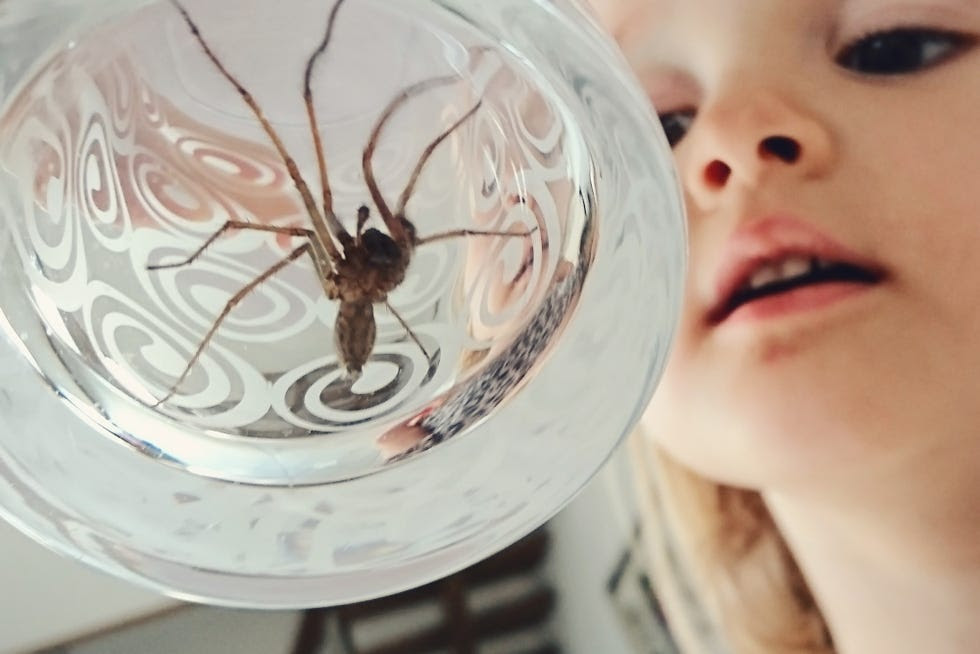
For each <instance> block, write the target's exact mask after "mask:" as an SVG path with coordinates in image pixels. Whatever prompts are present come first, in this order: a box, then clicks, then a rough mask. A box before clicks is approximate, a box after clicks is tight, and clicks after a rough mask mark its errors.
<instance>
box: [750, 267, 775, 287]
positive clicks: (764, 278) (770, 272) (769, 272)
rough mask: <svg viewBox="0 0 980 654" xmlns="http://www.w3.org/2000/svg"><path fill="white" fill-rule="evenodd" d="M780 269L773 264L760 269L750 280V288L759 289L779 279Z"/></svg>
mask: <svg viewBox="0 0 980 654" xmlns="http://www.w3.org/2000/svg"><path fill="white" fill-rule="evenodd" d="M779 272H780V271H779V268H778V267H777V266H776V265H775V264H772V263H767V264H765V265H764V266H762V267H760V268H759V269H758V270H756V271H755V272H754V273H752V277H750V278H749V288H759V287H760V286H765V285H766V284H769V283H770V282H774V281H776V280H777V279H779Z"/></svg>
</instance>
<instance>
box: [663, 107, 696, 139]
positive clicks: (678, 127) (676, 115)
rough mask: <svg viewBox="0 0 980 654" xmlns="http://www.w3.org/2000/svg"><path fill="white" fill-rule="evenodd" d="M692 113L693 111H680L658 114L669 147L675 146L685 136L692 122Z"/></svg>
mask: <svg viewBox="0 0 980 654" xmlns="http://www.w3.org/2000/svg"><path fill="white" fill-rule="evenodd" d="M694 113H695V112H694V109H682V110H680V111H668V112H666V113H662V114H660V124H661V126H663V128H664V133H665V134H666V135H667V142H668V143H669V144H670V147H674V146H675V145H677V143H678V142H679V141H680V140H681V139H682V138H684V135H685V134H687V130H689V129H690V128H691V123H693V122H694Z"/></svg>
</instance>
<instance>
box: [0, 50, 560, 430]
mask: <svg viewBox="0 0 980 654" xmlns="http://www.w3.org/2000/svg"><path fill="white" fill-rule="evenodd" d="M86 44H87V45H85V46H83V45H79V46H78V47H75V48H72V49H69V50H66V51H64V52H62V53H61V54H60V55H58V56H57V57H55V58H54V60H52V61H51V62H50V63H49V64H48V66H47V67H46V68H45V69H44V70H42V71H41V73H40V74H39V76H38V78H37V80H36V81H35V82H34V83H33V84H32V85H30V86H29V87H27V89H28V90H27V91H25V92H24V93H23V94H22V95H21V96H20V97H19V98H18V99H17V100H16V102H15V103H14V104H13V105H12V108H11V111H10V112H8V116H7V118H6V120H5V122H4V125H3V132H4V135H5V137H6V138H5V141H6V146H5V147H4V148H3V153H2V154H3V159H4V161H6V162H8V164H9V165H12V166H14V167H15V168H16V170H18V172H20V173H22V179H25V180H32V185H31V186H30V188H27V187H25V188H22V189H21V192H22V195H23V198H22V201H23V205H22V209H23V213H24V216H25V219H24V220H23V221H22V222H21V223H19V224H17V225H16V226H15V229H16V242H17V247H18V250H19V251H20V253H21V255H22V257H23V258H24V259H25V260H26V261H33V262H34V265H33V266H31V267H30V272H29V274H30V275H31V277H32V280H33V281H34V282H36V283H37V285H38V287H39V288H40V289H42V291H43V293H44V294H45V297H46V301H49V302H51V303H52V304H53V305H54V307H56V309H57V312H58V315H59V316H60V317H59V322H63V323H64V328H63V329H59V330H58V333H59V334H61V335H63V336H64V337H65V338H66V339H67V340H69V341H71V342H68V343H66V344H65V345H66V346H68V347H70V348H71V349H73V350H77V351H79V352H82V353H85V354H86V355H87V356H89V357H90V358H91V361H90V363H91V365H92V367H93V369H95V370H98V371H99V373H100V374H101V375H103V376H105V377H106V381H108V382H109V384H110V385H111V386H112V387H114V388H116V389H117V390H119V391H123V392H125V393H127V394H129V395H131V396H132V397H134V398H136V399H137V400H139V401H141V402H143V403H146V404H150V405H154V404H155V403H156V400H157V399H159V398H166V402H165V403H163V404H162V405H160V406H159V407H158V409H159V410H161V411H163V412H165V413H167V414H170V415H171V416H173V417H179V418H180V419H182V420H185V421H189V422H191V423H195V424H197V425H199V426H200V427H203V428H208V429H217V430H222V431H225V432H227V433H231V434H236V435H245V436H261V437H275V438H283V437H290V436H306V435H309V434H311V433H322V432H335V431H342V430H344V429H346V428H348V427H351V426H356V425H361V424H364V423H365V422H370V421H371V420H373V419H376V418H379V417H383V416H386V415H389V414H398V413H399V412H401V413H402V414H405V413H406V412H409V411H411V410H414V409H417V408H418V406H419V399H418V397H416V392H417V391H418V390H419V389H421V388H423V387H425V386H426V385H443V386H446V385H447V384H451V383H453V382H454V381H456V380H458V379H461V378H465V377H466V376H470V375H473V374H475V373H476V369H475V368H473V366H477V367H478V366H479V365H483V364H481V363H480V362H481V361H483V362H484V363H485V362H486V361H488V360H489V359H487V355H488V354H489V353H493V352H499V351H500V350H501V348H503V347H505V346H506V344H507V343H508V342H509V341H510V340H511V339H513V338H514V337H515V335H516V334H517V333H519V330H520V327H521V326H522V325H523V324H524V323H525V322H526V321H527V320H528V317H529V316H530V315H532V314H533V311H534V307H535V306H536V305H537V304H539V303H540V302H541V301H542V299H543V298H544V296H545V293H546V291H547V288H548V286H549V284H550V283H551V282H552V280H553V278H554V275H555V270H556V266H557V263H558V260H559V257H558V256H557V253H556V252H555V250H556V249H557V248H556V247H555V246H556V245H559V244H560V242H561V238H562V234H563V231H564V229H565V225H564V224H563V222H562V221H563V218H562V216H563V215H565V213H567V207H566V206H562V203H567V202H569V201H570V198H571V197H572V196H573V191H572V187H573V184H572V182H571V180H569V179H568V175H569V173H568V170H567V164H566V162H565V160H564V157H563V153H562V148H563V143H564V139H565V136H566V135H565V133H564V127H563V123H562V121H561V120H560V119H559V117H558V115H557V114H556V112H555V111H554V110H553V108H552V107H551V106H550V105H549V103H548V101H547V100H546V99H545V98H544V97H543V96H542V95H541V94H540V92H539V91H538V90H536V89H535V88H533V87H532V86H531V85H530V84H528V82H527V80H526V79H524V78H522V77H521V76H520V75H518V74H517V73H516V72H515V71H514V69H512V68H511V67H510V66H509V65H508V63H507V61H506V60H505V59H504V58H503V57H502V56H501V55H500V54H495V53H492V52H489V51H487V50H486V49H479V48H476V49H471V50H470V52H469V61H468V63H467V64H466V72H465V74H464V75H463V80H464V81H462V82H460V83H459V84H457V85H456V88H454V89H453V91H452V93H451V94H448V97H452V98H454V99H453V101H452V102H449V103H446V104H444V105H442V106H439V103H438V102H437V100H438V98H436V99H432V98H428V99H427V98H419V99H418V100H417V101H416V102H414V103H409V104H407V105H406V108H405V111H404V114H405V115H404V116H401V118H400V120H401V121H402V123H396V122H395V121H394V120H393V121H392V124H391V125H390V126H389V127H388V128H387V132H386V134H385V138H384V139H382V140H381V141H380V142H379V143H378V147H377V150H376V154H375V161H376V165H375V175H376V177H377V180H378V185H379V187H380V188H381V190H382V193H383V195H385V196H386V198H387V201H388V203H390V204H392V205H394V203H395V200H396V198H397V197H398V195H399V193H400V192H401V190H402V188H403V187H404V185H405V184H406V183H407V181H406V180H407V179H408V178H409V176H410V175H411V173H412V170H413V169H414V168H415V166H416V164H417V162H418V161H419V156H420V153H421V152H422V150H423V149H424V148H425V146H426V145H427V144H428V143H430V142H431V141H432V139H433V138H434V137H435V135H436V134H438V133H439V132H440V131H441V130H443V129H445V128H446V127H447V126H448V125H451V124H452V123H453V122H455V121H456V120H457V119H458V118H459V117H460V116H461V115H462V114H463V112H465V111H467V110H468V109H469V108H470V107H472V106H473V105H474V103H476V102H477V101H479V100H482V105H481V107H480V109H479V111H477V113H476V114H474V116H473V118H472V120H469V121H468V122H467V123H465V124H464V125H463V127H462V128H461V129H460V130H459V131H458V132H455V133H454V134H453V135H452V137H451V138H448V139H446V141H445V142H444V143H442V144H441V145H440V146H439V148H438V149H436V150H435V151H434V153H433V156H432V159H431V160H430V162H429V163H428V164H426V166H427V168H426V169H425V172H424V174H422V176H421V177H420V178H419V179H418V183H417V185H416V187H415V191H414V193H413V194H412V196H411V199H410V200H409V202H408V205H407V207H406V214H407V215H408V216H409V218H410V219H411V220H412V221H413V222H414V223H415V225H416V227H417V229H418V232H419V235H420V236H421V237H422V238H425V237H427V236H430V235H434V234H438V233H440V232H443V231H448V230H452V229H464V228H465V229H475V230H490V231H515V230H516V231H527V230H533V231H534V234H533V236H532V237H531V238H528V237H520V238H508V237H501V236H494V237H471V238H455V239H445V240H441V241H438V242H435V243H433V244H431V245H429V244H424V245H422V246H420V247H419V248H418V249H417V250H416V252H415V254H414V257H413V262H412V266H411V269H410V274H409V276H408V277H407V279H406V280H405V281H404V282H403V283H402V284H401V285H400V286H398V287H397V288H396V289H395V290H394V291H393V292H392V293H391V294H390V296H389V301H390V304H391V307H392V308H394V309H396V310H397V311H398V315H399V316H401V318H402V319H404V321H405V322H406V323H407V324H408V325H410V326H411V330H412V335H409V334H408V333H406V330H405V328H404V327H403V325H402V323H401V322H400V321H399V319H398V318H397V317H396V316H395V315H394V314H393V313H391V312H390V311H389V310H387V309H386V308H385V307H384V306H383V305H378V306H377V308H376V310H375V316H376V320H377V335H378V337H377V342H376V345H375V348H374V353H373V357H372V358H371V359H370V361H369V363H368V366H367V368H366V370H365V377H364V379H362V380H360V381H358V383H356V384H354V383H352V381H351V380H350V379H347V378H346V377H345V373H344V371H343V370H342V369H341V367H340V363H339V360H338V358H337V356H336V354H335V353H334V350H333V335H332V332H333V322H334V319H335V316H336V312H337V304H336V302H334V301H330V300H329V299H327V298H326V297H325V296H324V292H323V289H322V288H321V284H320V283H319V282H318V280H317V278H316V271H315V269H314V267H313V265H312V261H311V260H310V259H309V258H308V257H303V258H301V259H299V260H297V261H296V262H295V263H292V264H290V265H289V266H287V267H286V268H284V269H283V270H282V271H280V272H279V273H277V274H276V275H275V276H274V277H272V278H271V279H269V280H267V281H265V282H263V283H262V284H261V285H258V286H257V287H255V288H254V290H252V291H251V292H249V293H248V294H247V295H246V296H245V297H243V298H242V299H241V301H240V302H238V303H237V304H235V306H234V307H233V308H231V309H230V311H228V313H227V316H225V317H224V319H223V321H222V322H221V324H220V326H219V327H218V328H217V329H215V330H214V334H213V337H212V338H211V339H210V341H209V342H208V343H207V344H206V346H205V347H204V348H203V350H202V351H201V352H200V356H199V357H198V358H197V359H196V361H195V362H194V365H193V366H192V367H191V368H190V369H189V370H188V371H186V374H184V373H185V366H186V365H187V363H188V362H189V361H191V358H192V355H193V354H194V352H195V350H196V349H197V348H198V346H199V344H200V343H201V342H202V340H203V339H204V338H205V335H206V334H208V333H209V330H211V329H212V325H214V324H215V320H216V318H217V316H218V315H219V314H220V312H221V310H222V308H223V307H224V306H225V304H226V303H227V302H229V299H230V298H232V296H234V295H235V294H236V293H237V292H238V291H239V290H240V289H243V288H244V287H246V286H249V285H250V283H251V282H252V280H254V279H255V278H256V276H257V275H258V274H259V273H260V272H261V271H263V270H265V269H267V268H269V267H270V266H272V265H274V264H275V263H276V262H277V261H280V260H282V259H283V258H284V257H285V256H286V255H287V254H289V253H290V252H291V251H292V250H293V249H294V248H295V247H297V246H298V244H299V243H300V241H298V239H297V237H295V236H290V235H288V234H283V233H270V232H269V231H259V230H247V229H242V230H231V231H229V232H228V233H227V234H224V235H223V236H222V237H221V238H219V239H218V240H217V241H215V242H214V243H213V244H212V245H211V246H210V247H208V249H207V250H206V251H205V252H204V253H203V254H202V255H201V256H200V257H199V258H197V259H196V260H194V261H193V262H192V263H190V264H188V265H184V266H181V267H176V268H166V269H161V270H148V266H152V265H161V264H168V263H174V262H177V261H181V260H183V259H186V258H187V257H189V256H190V255H191V254H192V253H194V252H195V251H196V250H197V249H198V248H200V247H201V245H202V244H203V243H204V242H205V240H206V239H208V238H209V237H210V236H211V235H213V234H215V233H216V232H217V231H218V230H219V229H220V228H221V227H222V226H223V225H224V224H225V223H226V222H227V221H244V222H249V223H253V224H258V225H268V226H273V227H290V228H292V227H304V228H308V227H310V220H309V218H308V217H307V215H306V214H305V212H304V210H303V205H302V203H301V201H300V196H299V195H298V194H297V192H296V189H295V187H294V183H293V180H292V179H291V178H290V175H289V173H288V171H287V168H286V166H285V165H284V164H283V161H282V160H281V158H280V157H279V156H278V155H277V153H276V151H275V150H274V149H273V148H272V147H271V144H268V142H267V139H265V137H264V134H262V133H261V131H258V127H257V126H256V125H255V124H254V121H252V123H253V124H252V125H250V126H249V129H251V130H252V132H249V133H248V135H241V136H238V135H235V134H230V133H228V131H227V130H223V129H219V128H217V127H214V126H212V125H211V124H209V123H207V122H204V121H202V120H200V119H198V118H196V117H195V116H194V115H192V114H191V113H190V112H188V111H186V110H185V109H184V108H182V107H181V106H179V104H178V103H177V102H176V101H174V100H173V99H171V98H169V97H168V96H167V95H165V94H163V93H161V92H160V91H159V90H158V89H157V88H156V86H155V85H154V84H152V83H150V82H149V81H148V79H149V78H148V77H147V75H146V74H145V73H144V71H143V70H142V69H141V68H140V65H139V62H138V60H136V61H134V60H131V59H129V58H127V57H126V56H124V55H123V54H115V55H111V53H109V54H107V52H106V50H105V48H106V47H107V46H106V44H105V43H104V42H100V41H99V40H98V39H91V40H89V41H87V42H86ZM110 55H111V56H110ZM201 65H202V66H208V65H210V64H208V63H207V62H206V61H204V60H203V58H202V63H201ZM396 90H397V89H396ZM442 97H443V101H445V97H447V96H442ZM297 99H299V98H297ZM434 107H439V108H438V110H437V111H436V112H435V113H436V115H435V119H433V116H432V114H433V108H434ZM373 120H374V118H373V117H371V118H370V120H369V121H367V122H363V124H362V125H361V127H362V128H367V127H370V125H371V123H372V122H373ZM403 123H404V124H406V125H407V124H414V125H417V126H416V127H415V128H413V129H407V128H405V127H403V126H402V124H403ZM243 124H244V123H243ZM419 126H420V127H419ZM281 129H282V130H283V132H282V133H284V134H285V135H286V136H287V137H289V138H292V139H293V142H295V143H299V145H301V146H302V145H306V146H307V147H308V143H305V142H304V141H305V140H308V139H306V138H305V137H303V136H302V134H301V133H300V130H299V129H298V128H297V127H296V126H293V125H288V124H287V125H282V126H281ZM368 131H369V130H368V129H362V130H361V132H363V134H365V135H366V134H367V133H368ZM253 132H254V135H253ZM297 134H299V136H297ZM253 136H254V137H253ZM364 138H366V136H362V137H361V138H360V140H359V142H358V141H350V142H339V141H338V143H337V144H336V147H334V148H333V149H331V148H328V153H327V154H328V159H329V162H330V163H329V170H330V175H331V186H332V189H333V193H334V198H335V203H336V204H335V207H336V208H337V210H338V214H342V220H343V219H344V218H343V217H344V216H353V215H354V213H355V212H356V207H357V206H358V205H359V204H360V203H361V202H363V201H364V200H365V199H366V198H367V197H368V194H367V192H366V190H365V187H364V181H363V176H362V175H361V169H360V155H361V148H362V147H363V141H364ZM264 139H265V140H264ZM303 156H309V154H308V153H307V154H305V155H303ZM430 168H431V169H432V170H434V171H437V173H430V172H429V169H430ZM304 172H305V177H306V179H307V180H315V179H316V177H317V175H316V169H315V167H304ZM311 186H312V185H311ZM372 210H373V211H374V213H375V214H376V213H377V210H376V209H375V208H374V207H372ZM373 220H375V221H377V220H378V218H377V217H375V218H374V219H373ZM352 228H353V225H350V224H349V223H348V229H352ZM552 241H555V242H552ZM416 339H417V340H418V343H416ZM419 344H421V347H419ZM423 348H424V350H425V351H424V352H423ZM434 355H435V356H434ZM176 380H180V381H179V384H178V385H177V387H176V389H175V388H174V384H175V381H176ZM435 387H436V386H433V389H434V388H435ZM171 392H172V393H173V394H172V397H170V394H171ZM425 399H426V398H423V401H424V400H425ZM413 403H414V404H413Z"/></svg>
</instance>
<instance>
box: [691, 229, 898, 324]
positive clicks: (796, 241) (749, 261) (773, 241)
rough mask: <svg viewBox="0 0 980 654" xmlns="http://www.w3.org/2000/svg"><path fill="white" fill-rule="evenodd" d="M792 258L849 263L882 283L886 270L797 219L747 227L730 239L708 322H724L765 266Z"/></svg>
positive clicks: (718, 272) (717, 280) (739, 230)
mask: <svg viewBox="0 0 980 654" xmlns="http://www.w3.org/2000/svg"><path fill="white" fill-rule="evenodd" d="M791 256H805V257H811V258H814V257H815V258H818V259H822V260H827V261H833V262H839V263H847V264H850V265H852V266H855V267H857V268H860V269H861V270H863V271H867V272H868V273H869V275H868V276H869V277H870V278H871V279H873V280H875V281H880V280H881V279H882V278H883V277H884V269H883V268H882V267H881V265H879V264H878V263H876V262H874V261H872V260H870V259H869V258H868V257H866V256H863V255H861V254H859V253H857V252H855V251H854V250H852V249H850V248H848V247H846V246H844V245H842V244H841V243H839V242H837V241H836V240H835V239H833V238H831V237H830V236H827V235H826V234H824V233H823V232H821V231H820V230H818V229H817V228H815V227H814V226H812V225H810V224H809V223H806V222H804V221H801V220H798V219H796V218H790V217H785V216H774V217H767V218H761V219H757V220H752V221H748V222H746V223H744V224H743V225H742V226H741V227H740V228H739V229H738V230H736V232H735V233H734V234H733V235H732V237H731V238H730V239H729V241H728V243H727V244H726V247H725V250H724V252H723V256H722V262H721V265H720V266H719V268H718V271H717V274H716V276H715V286H714V296H713V301H712V303H711V305H710V309H709V311H708V316H707V318H708V322H709V323H711V324H717V323H719V322H721V321H723V320H724V319H725V318H726V317H727V316H728V314H730V313H731V311H732V310H733V309H734V307H733V306H732V300H733V297H734V296H735V293H736V291H737V290H738V289H739V288H741V287H742V286H743V285H744V284H746V283H747V282H748V280H749V278H750V277H751V276H752V273H754V272H755V271H756V270H758V269H759V268H760V267H761V266H762V265H764V264H766V263H770V262H777V261H780V260H782V259H786V258H788V257H791Z"/></svg>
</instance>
